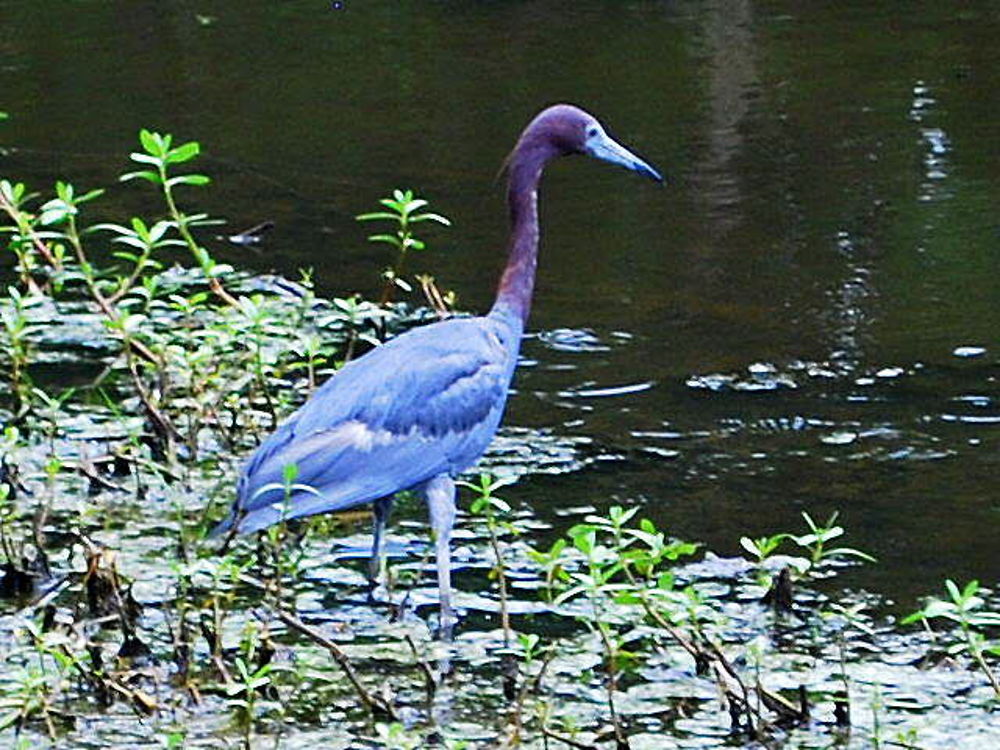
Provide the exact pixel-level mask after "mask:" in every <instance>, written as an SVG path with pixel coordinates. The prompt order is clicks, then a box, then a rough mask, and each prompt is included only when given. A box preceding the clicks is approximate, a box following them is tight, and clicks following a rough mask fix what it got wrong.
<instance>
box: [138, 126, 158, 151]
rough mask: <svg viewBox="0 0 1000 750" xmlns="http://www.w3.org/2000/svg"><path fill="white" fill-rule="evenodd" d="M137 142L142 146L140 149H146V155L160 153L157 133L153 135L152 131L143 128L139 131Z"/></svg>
mask: <svg viewBox="0 0 1000 750" xmlns="http://www.w3.org/2000/svg"><path fill="white" fill-rule="evenodd" d="M139 142H140V143H141V144H142V147H143V148H144V149H146V152H147V153H150V154H159V153H161V148H160V144H161V139H160V134H159V133H153V132H152V131H150V130H146V129H145V128H143V129H142V130H140V131H139Z"/></svg>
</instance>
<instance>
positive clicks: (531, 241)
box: [493, 148, 554, 323]
mask: <svg viewBox="0 0 1000 750" xmlns="http://www.w3.org/2000/svg"><path fill="white" fill-rule="evenodd" d="M553 155H554V154H553V153H550V152H549V150H548V149H540V148H518V149H516V150H515V151H514V153H513V154H512V155H511V158H510V181H509V183H508V188H507V204H508V206H509V208H510V241H509V246H508V256H507V267H506V268H505V269H504V272H503V276H501V278H500V285H499V287H498V289H497V298H496V302H495V303H494V304H493V310H494V311H496V312H501V311H507V312H509V313H511V314H513V315H516V316H517V317H519V318H520V319H521V322H522V323H523V322H525V321H527V319H528V313H529V312H531V295H532V292H533V290H534V288H535V269H536V267H537V265H538V182H539V180H540V179H541V176H542V169H543V168H544V167H545V163H546V162H547V161H548V160H549V159H550V158H551V157H552V156H553Z"/></svg>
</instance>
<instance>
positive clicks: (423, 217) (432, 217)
mask: <svg viewBox="0 0 1000 750" xmlns="http://www.w3.org/2000/svg"><path fill="white" fill-rule="evenodd" d="M421 221H436V222H437V223H438V224H444V225H445V226H446V227H450V226H451V221H450V220H449V219H448V218H446V217H444V216H442V215H441V214H417V215H416V216H411V217H410V223H411V224H416V223H418V222H421Z"/></svg>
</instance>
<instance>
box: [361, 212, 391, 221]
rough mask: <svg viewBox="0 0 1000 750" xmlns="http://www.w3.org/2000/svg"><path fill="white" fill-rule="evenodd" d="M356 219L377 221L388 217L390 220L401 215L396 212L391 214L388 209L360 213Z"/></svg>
mask: <svg viewBox="0 0 1000 750" xmlns="http://www.w3.org/2000/svg"><path fill="white" fill-rule="evenodd" d="M354 219H355V220H356V221H376V220H379V219H388V220H389V221H396V220H397V219H399V216H397V215H396V214H390V213H388V212H386V211H374V212H372V213H368V214H358V215H357V216H355V217H354Z"/></svg>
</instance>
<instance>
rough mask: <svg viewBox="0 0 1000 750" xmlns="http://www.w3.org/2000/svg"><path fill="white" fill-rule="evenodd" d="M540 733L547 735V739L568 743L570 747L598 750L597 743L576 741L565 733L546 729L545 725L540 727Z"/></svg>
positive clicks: (582, 749) (580, 749)
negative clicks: (590, 743)
mask: <svg viewBox="0 0 1000 750" xmlns="http://www.w3.org/2000/svg"><path fill="white" fill-rule="evenodd" d="M542 734H543V735H544V736H546V737H548V738H549V739H552V740H555V741H556V742H562V743H564V744H566V745H569V746H570V747H575V748H579V750H598V747H597V745H589V744H586V743H584V742H577V741H576V740H572V739H570V738H569V737H567V736H565V735H562V734H558V733H557V732H553V731H552V730H551V729H546V728H545V727H542Z"/></svg>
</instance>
